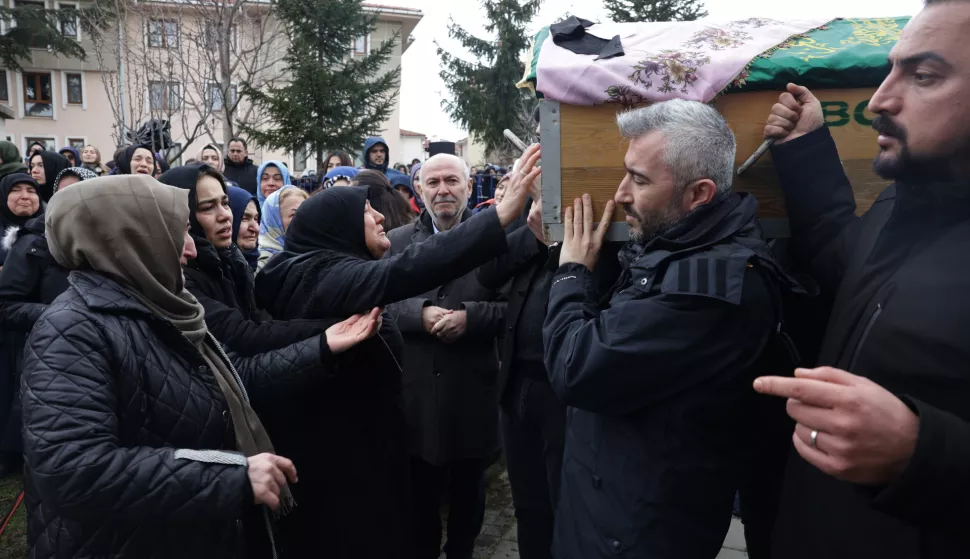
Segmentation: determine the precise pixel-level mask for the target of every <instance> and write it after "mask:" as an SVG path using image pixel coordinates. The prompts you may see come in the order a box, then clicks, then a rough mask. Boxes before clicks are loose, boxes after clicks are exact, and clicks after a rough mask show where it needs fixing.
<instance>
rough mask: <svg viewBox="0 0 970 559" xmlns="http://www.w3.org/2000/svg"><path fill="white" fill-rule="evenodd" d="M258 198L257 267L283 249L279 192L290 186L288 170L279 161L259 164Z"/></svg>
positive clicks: (283, 232)
mask: <svg viewBox="0 0 970 559" xmlns="http://www.w3.org/2000/svg"><path fill="white" fill-rule="evenodd" d="M257 178H258V179H259V188H258V191H257V194H256V198H257V199H258V200H259V205H260V213H261V214H262V216H263V221H262V222H261V223H260V224H259V263H258V265H257V267H258V268H260V269H262V267H263V266H264V265H265V264H266V263H267V262H269V259H270V258H272V257H273V256H275V255H276V254H277V253H279V252H280V251H281V250H283V243H284V242H285V241H286V230H285V229H284V227H283V214H282V213H281V212H280V192H282V190H283V189H286V188H288V187H290V186H291V185H290V172H289V171H288V170H287V168H286V165H283V164H282V163H280V162H279V161H267V162H265V163H263V164H262V165H260V166H259V172H258V174H257Z"/></svg>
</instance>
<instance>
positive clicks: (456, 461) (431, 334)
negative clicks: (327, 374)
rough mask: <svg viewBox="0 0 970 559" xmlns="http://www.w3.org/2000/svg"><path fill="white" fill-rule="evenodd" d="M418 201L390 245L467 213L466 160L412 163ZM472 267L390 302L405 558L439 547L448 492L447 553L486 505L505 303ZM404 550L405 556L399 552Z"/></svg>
mask: <svg viewBox="0 0 970 559" xmlns="http://www.w3.org/2000/svg"><path fill="white" fill-rule="evenodd" d="M420 179H421V180H420V182H419V183H418V184H419V186H418V195H419V196H421V197H422V199H423V200H424V205H425V209H424V211H422V212H421V215H420V216H419V217H418V219H417V220H415V222H414V223H412V224H409V225H405V226H403V227H399V228H397V229H395V230H393V231H391V232H390V233H388V235H387V237H388V238H389V239H390V241H391V251H390V254H398V253H400V252H403V251H405V250H406V249H407V248H408V246H410V245H412V244H417V243H421V242H423V241H425V240H427V239H429V238H430V237H431V236H432V235H434V234H437V233H439V232H442V231H450V230H451V229H452V228H454V227H455V226H457V225H458V224H459V223H461V222H462V221H464V220H466V219H468V218H470V217H471V216H472V211H471V210H469V209H467V208H466V207H465V201H466V200H468V196H469V194H470V193H471V188H472V182H471V179H470V177H469V173H468V167H467V165H465V162H464V161H462V160H461V159H459V158H458V157H455V156H454V155H448V154H439V155H435V156H433V157H431V158H430V159H428V160H427V161H425V162H424V164H423V165H422V166H421V171H420ZM497 300H498V291H497V290H494V289H490V288H486V287H484V286H482V285H481V284H480V283H479V282H478V280H477V278H476V273H475V272H471V273H469V274H466V275H465V276H463V277H461V278H458V279H456V280H454V281H451V282H449V283H447V284H445V285H442V286H441V287H439V288H437V289H433V290H431V291H429V292H427V293H424V294H423V295H420V296H418V297H413V298H411V299H407V300H405V301H402V302H400V303H395V304H393V305H391V306H390V310H391V311H392V313H394V314H395V316H396V318H397V323H398V327H399V328H400V330H401V334H402V335H403V337H404V342H405V344H404V345H405V351H404V362H403V363H402V365H403V367H404V381H403V385H404V402H405V411H406V414H407V419H408V431H409V438H410V446H411V479H412V484H411V490H412V498H413V501H414V515H413V517H412V521H413V524H414V526H413V530H412V534H413V535H414V542H413V544H414V546H413V547H414V550H415V551H414V554H413V555H412V557H413V558H414V559H437V558H438V556H439V555H440V553H441V516H440V507H441V502H442V497H443V496H444V495H445V493H446V492H447V495H448V502H449V511H448V529H447V536H448V541H447V543H446V544H445V554H446V555H447V557H448V559H471V557H472V552H473V551H474V544H475V538H476V537H477V536H478V533H479V532H480V531H481V528H482V522H483V519H484V513H485V468H486V467H487V466H488V464H489V463H490V462H491V461H492V460H493V459H494V458H495V457H496V456H497V454H498V448H499V446H498V389H497V377H498V371H499V363H498V347H497V343H496V338H497V337H498V335H499V333H500V332H501V331H502V328H503V325H504V319H505V308H506V303H504V302H498V301H497ZM402 559H408V558H402Z"/></svg>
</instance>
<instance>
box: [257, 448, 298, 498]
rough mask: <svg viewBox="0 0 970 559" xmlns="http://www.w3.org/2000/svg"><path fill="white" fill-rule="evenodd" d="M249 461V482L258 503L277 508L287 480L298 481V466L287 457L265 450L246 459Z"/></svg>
mask: <svg viewBox="0 0 970 559" xmlns="http://www.w3.org/2000/svg"><path fill="white" fill-rule="evenodd" d="M246 461H247V462H249V483H250V484H251V485H252V487H253V497H254V500H255V501H256V504H257V505H266V506H268V507H269V508H271V509H273V510H276V509H277V508H279V506H280V491H281V490H282V489H283V487H284V486H286V481H287V479H289V481H290V483H296V482H297V477H296V466H294V465H293V462H291V461H290V460H289V459H287V458H283V457H282V456H277V455H275V454H270V453H268V452H264V453H262V454H257V455H255V456H250V457H249V458H247V459H246Z"/></svg>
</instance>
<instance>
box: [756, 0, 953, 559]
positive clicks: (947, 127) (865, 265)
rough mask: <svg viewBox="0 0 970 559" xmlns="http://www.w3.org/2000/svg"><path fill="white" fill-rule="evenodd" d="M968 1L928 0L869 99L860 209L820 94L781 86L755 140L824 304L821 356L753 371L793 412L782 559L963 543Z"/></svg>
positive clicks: (938, 551) (900, 554)
mask: <svg viewBox="0 0 970 559" xmlns="http://www.w3.org/2000/svg"><path fill="white" fill-rule="evenodd" d="M967 31H970V2H967V1H965V0H952V1H929V2H926V7H925V9H924V10H923V11H921V12H920V13H919V14H918V15H917V16H916V17H914V18H913V19H912V20H911V21H910V22H909V24H908V25H907V26H906V28H905V29H904V30H903V32H902V34H901V36H900V38H899V42H898V43H897V44H896V46H895V47H894V48H893V50H892V52H891V53H890V56H889V60H890V63H891V64H892V69H891V71H890V73H889V75H888V76H887V77H886V79H885V81H884V82H883V83H882V85H881V86H880V87H879V90H878V91H876V93H875V95H873V97H872V100H871V101H870V103H869V109H870V110H872V111H873V112H874V113H876V114H877V115H878V116H877V118H876V119H875V121H874V123H873V128H875V129H876V131H878V132H879V139H878V144H879V154H878V155H877V157H876V160H875V164H874V169H875V171H876V172H877V173H878V174H879V175H881V176H882V177H884V178H887V179H894V180H895V183H894V184H892V185H891V186H890V187H889V188H887V189H886V190H885V191H884V192H883V193H882V194H881V195H880V196H879V198H878V199H877V200H876V202H875V203H874V204H873V205H872V208H871V209H870V210H869V211H867V212H866V213H865V214H864V215H862V216H861V217H859V216H856V214H855V210H856V205H855V200H854V198H853V193H852V189H851V187H850V185H849V182H848V180H847V179H846V176H845V173H844V172H843V169H842V166H841V164H840V162H839V154H838V152H837V151H836V148H835V143H834V142H833V141H832V138H831V136H830V134H829V132H828V130H827V129H826V128H825V127H824V126H823V123H824V119H823V113H822V108H821V105H820V103H819V101H818V100H817V99H816V98H815V97H814V96H813V95H812V94H811V92H809V91H808V90H807V89H806V88H804V87H799V86H796V85H791V84H790V85H789V86H788V91H787V92H786V93H783V94H782V95H781V98H780V100H779V103H778V104H776V105H775V106H774V107H773V108H772V110H771V115H770V116H769V118H768V121H767V126H766V127H765V136H766V137H769V138H775V139H776V144H775V147H774V149H773V150H772V155H773V158H774V162H775V168H776V169H777V171H778V173H779V176H780V178H781V185H782V187H783V188H784V191H785V198H786V206H787V207H788V212H789V218H790V220H791V231H792V241H793V243H794V248H795V249H797V253H796V257H797V260H798V262H799V264H800V266H801V267H802V268H803V269H804V270H805V271H807V272H809V273H811V274H813V275H814V276H815V277H816V279H817V280H818V281H819V284H820V287H821V288H822V290H823V292H827V294H828V295H829V296H830V297H831V300H834V303H833V305H832V308H831V316H830V318H829V323H828V328H827V329H826V332H825V337H824V341H823V344H822V348H821V353H820V357H819V365H822V367H821V368H817V369H812V370H802V369H799V370H796V371H795V378H780V377H769V378H763V379H759V380H758V381H756V383H755V389H757V390H759V391H761V392H763V393H766V394H774V395H777V396H782V397H785V398H788V399H789V400H788V412H789V414H790V415H791V417H792V418H794V419H795V421H797V425H796V428H795V432H794V435H793V437H792V441H793V445H794V450H795V451H796V452H797V454H796V453H792V457H791V459H790V460H789V461H788V468H787V471H786V477H785V487H784V492H783V494H782V500H781V503H780V505H779V512H778V521H777V523H776V531H775V534H774V541H773V543H774V549H773V551H774V555H773V556H775V557H784V558H786V559H799V558H803V557H804V558H809V557H811V558H813V559H814V558H819V557H825V558H835V559H839V558H855V557H880V558H883V559H894V558H915V557H919V558H922V559H935V558H950V557H964V556H966V554H967V526H968V522H970V406H968V405H967V402H968V401H970V374H968V372H967V363H968V362H970V340H968V338H967V330H968V327H970V298H968V297H967V293H968V292H970V265H968V264H967V261H966V260H965V259H964V258H962V255H963V254H964V253H965V252H966V250H967V246H970V105H968V104H967V102H966V99H967V97H968V95H970V49H967V47H966V39H965V34H966V32H967Z"/></svg>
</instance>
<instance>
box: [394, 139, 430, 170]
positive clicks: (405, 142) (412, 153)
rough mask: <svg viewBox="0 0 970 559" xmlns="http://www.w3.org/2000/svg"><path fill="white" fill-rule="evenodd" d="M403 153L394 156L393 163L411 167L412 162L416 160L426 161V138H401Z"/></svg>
mask: <svg viewBox="0 0 970 559" xmlns="http://www.w3.org/2000/svg"><path fill="white" fill-rule="evenodd" d="M399 145H400V146H401V153H399V154H396V155H394V154H392V155H393V157H391V159H392V160H393V162H392V163H398V162H401V163H404V164H405V165H411V161H413V160H414V159H419V160H421V161H424V159H425V157H427V153H425V151H424V138H422V137H420V136H401V142H400V144H399Z"/></svg>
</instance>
